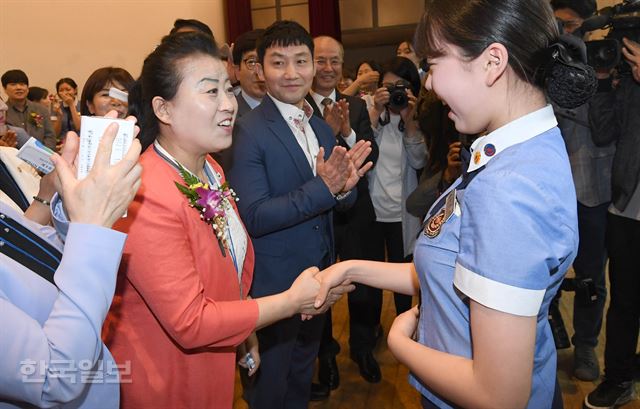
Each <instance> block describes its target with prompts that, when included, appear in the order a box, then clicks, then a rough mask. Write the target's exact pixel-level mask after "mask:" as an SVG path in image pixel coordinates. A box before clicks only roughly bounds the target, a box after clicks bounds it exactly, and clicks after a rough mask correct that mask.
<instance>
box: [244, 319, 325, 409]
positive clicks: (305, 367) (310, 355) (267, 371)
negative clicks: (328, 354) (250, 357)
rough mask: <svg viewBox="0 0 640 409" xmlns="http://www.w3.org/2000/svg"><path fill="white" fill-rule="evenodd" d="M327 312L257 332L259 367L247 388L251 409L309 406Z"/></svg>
mask: <svg viewBox="0 0 640 409" xmlns="http://www.w3.org/2000/svg"><path fill="white" fill-rule="evenodd" d="M323 325H324V315H320V316H316V317H314V318H313V319H311V320H309V321H302V320H301V319H300V316H299V315H295V316H293V317H292V318H288V319H285V320H282V321H279V322H277V323H275V324H273V325H270V326H268V327H266V328H263V329H261V330H259V331H258V333H257V335H258V341H259V342H260V359H261V363H260V369H259V370H258V373H257V374H256V375H255V376H256V379H255V382H254V384H253V385H252V386H251V388H250V390H249V391H248V392H249V393H248V396H249V407H250V408H251V409H284V408H286V409H303V408H304V409H306V408H307V406H308V405H309V394H310V391H311V379H312V378H313V363H314V361H315V359H316V356H317V355H318V347H319V344H320V334H321V332H322V327H323Z"/></svg>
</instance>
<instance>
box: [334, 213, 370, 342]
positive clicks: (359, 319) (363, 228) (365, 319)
mask: <svg viewBox="0 0 640 409" xmlns="http://www.w3.org/2000/svg"><path fill="white" fill-rule="evenodd" d="M373 224H374V221H373V220H372V221H370V222H365V221H357V222H355V223H354V222H349V223H347V224H342V225H337V224H336V225H334V232H335V243H336V256H337V257H339V258H340V260H341V261H342V260H353V259H368V258H370V257H369V256H368V254H367V247H366V241H365V238H366V237H367V235H368V234H369V232H370V231H371V230H372V229H373ZM348 307H349V348H350V350H351V352H352V353H363V352H369V351H371V350H373V348H374V347H375V343H376V336H375V333H376V327H377V326H378V325H379V324H380V314H381V312H382V290H380V289H378V288H373V287H369V286H368V285H364V284H356V289H355V290H354V291H352V292H350V293H349V295H348ZM324 338H326V337H323V342H324Z"/></svg>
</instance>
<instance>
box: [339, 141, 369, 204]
mask: <svg viewBox="0 0 640 409" xmlns="http://www.w3.org/2000/svg"><path fill="white" fill-rule="evenodd" d="M370 153H371V142H370V141H365V140H360V141H358V142H357V143H356V144H355V145H353V148H351V150H350V151H349V158H350V159H351V166H350V168H349V169H350V172H349V177H348V178H347V181H346V182H345V184H344V187H343V188H342V191H343V192H347V191H349V190H351V189H353V187H354V186H355V185H356V184H357V183H358V181H359V180H360V178H362V177H364V175H365V174H366V173H367V172H368V171H369V170H370V169H371V167H372V166H373V162H371V161H369V162H367V163H364V161H365V160H367V157H369V154H370ZM363 163H364V165H363Z"/></svg>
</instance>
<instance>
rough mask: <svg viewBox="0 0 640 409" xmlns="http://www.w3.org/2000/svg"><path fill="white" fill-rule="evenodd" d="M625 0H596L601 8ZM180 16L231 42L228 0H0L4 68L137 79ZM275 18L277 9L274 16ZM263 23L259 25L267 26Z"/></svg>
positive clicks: (345, 2)
mask: <svg viewBox="0 0 640 409" xmlns="http://www.w3.org/2000/svg"><path fill="white" fill-rule="evenodd" d="M230 1H233V0H230ZM262 1H265V0H262ZM620 1H621V0H598V6H599V7H604V6H607V5H612V4H616V3H619V2H620ZM254 2H256V3H260V1H258V0H254ZM266 3H269V4H271V3H273V0H270V1H267V2H266ZM266 3H265V4H266ZM285 3H287V2H286V1H285V2H284V3H283V4H285ZM287 4H288V3H287ZM370 4H371V0H341V1H340V6H341V13H342V14H343V16H342V20H343V21H342V26H343V28H344V29H349V28H352V29H353V28H366V26H367V25H368V24H366V23H369V24H371V22H370V20H371V10H370ZM423 4H424V3H423V0H403V1H396V0H378V7H379V8H380V10H379V11H380V13H381V14H393V15H395V16H397V18H400V20H401V21H393V22H391V21H390V22H387V21H386V20H387V19H382V20H384V23H385V24H386V23H389V24H411V23H412V22H411V21H409V20H407V16H413V18H414V19H415V22H417V20H418V19H419V17H420V15H421V10H422V5H423ZM367 5H368V8H367ZM254 6H255V5H254ZM294 9H295V10H297V12H299V13H300V16H292V15H288V14H287V15H286V16H285V17H286V18H295V19H296V20H299V21H303V22H306V21H308V14H305V13H308V12H307V11H306V10H307V9H306V6H305V7H303V8H302V9H301V8H300V7H297V8H295V7H293V8H291V9H290V10H288V11H291V10H294ZM303 9H304V10H303ZM389 9H393V10H394V12H391V10H389ZM355 10H358V13H354V11H355ZM366 10H369V11H368V14H367V12H366ZM363 11H364V12H363ZM347 16H350V18H345V17H347ZM261 17H263V20H264V17H266V16H261ZM296 17H297V18H296ZM176 18H196V19H199V20H201V21H204V22H205V23H207V24H208V25H209V26H210V27H211V28H212V29H213V31H214V34H215V36H216V39H217V40H218V41H219V42H224V41H225V40H226V27H225V17H224V0H106V1H105V0H0V73H3V72H5V71H6V70H8V69H12V68H20V69H23V70H24V71H25V72H26V73H27V75H28V76H29V79H30V82H31V85H38V86H41V87H44V88H47V89H48V90H49V92H52V91H53V89H54V86H55V82H56V81H57V80H58V79H59V78H62V77H71V78H73V79H75V80H76V82H77V83H78V85H79V86H80V88H82V86H83V84H84V81H85V80H86V78H87V77H88V76H89V74H91V72H93V71H94V70H95V69H96V68H99V67H102V66H107V65H114V66H120V67H123V68H125V69H127V70H128V71H129V72H130V73H131V74H132V75H133V76H134V77H137V76H138V74H139V72H140V68H141V67H142V61H143V59H144V57H145V56H146V55H147V54H148V53H149V52H150V51H151V50H152V49H153V47H154V46H155V45H156V44H157V43H158V41H159V40H160V38H161V37H162V36H163V35H164V34H166V33H167V32H168V31H169V29H170V28H171V27H172V25H173V21H174V20H175V19H176ZM274 18H275V12H273V16H271V21H272V20H273V19H274ZM359 18H360V19H359ZM351 19H353V20H354V21H350V20H351ZM267 20H268V18H267ZM260 21H261V23H260V24H258V25H260V26H264V25H268V24H267V23H268V21H262V20H260ZM380 23H381V24H382V23H383V21H380ZM27 26H29V27H32V28H30V29H27V28H26V27H27ZM33 27H36V28H33ZM0 93H2V92H0ZM2 94H3V93H2Z"/></svg>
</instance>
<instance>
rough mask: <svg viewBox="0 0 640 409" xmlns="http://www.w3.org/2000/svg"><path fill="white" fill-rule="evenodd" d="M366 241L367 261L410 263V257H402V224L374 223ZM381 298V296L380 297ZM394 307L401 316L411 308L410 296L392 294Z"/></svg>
mask: <svg viewBox="0 0 640 409" xmlns="http://www.w3.org/2000/svg"><path fill="white" fill-rule="evenodd" d="M364 239H365V240H366V243H367V244H366V246H367V253H368V254H369V259H371V260H375V261H385V255H386V257H387V258H386V261H388V262H389V263H406V262H409V261H411V256H408V257H405V256H404V247H403V244H402V223H401V222H396V223H382V222H375V223H374V224H373V225H372V228H371V231H370V232H368V234H367V237H365V238H364ZM380 297H382V295H380ZM393 300H394V302H395V305H396V314H402V313H403V312H405V311H408V310H409V309H410V308H411V296H410V295H404V294H398V293H394V294H393Z"/></svg>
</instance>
